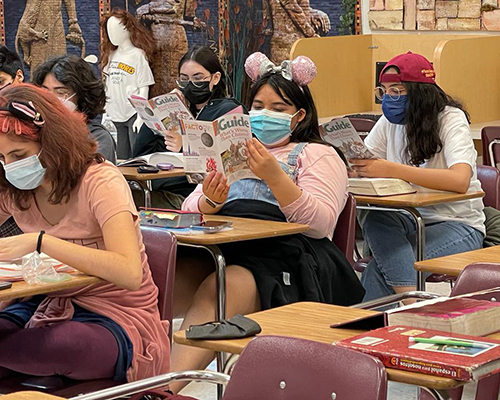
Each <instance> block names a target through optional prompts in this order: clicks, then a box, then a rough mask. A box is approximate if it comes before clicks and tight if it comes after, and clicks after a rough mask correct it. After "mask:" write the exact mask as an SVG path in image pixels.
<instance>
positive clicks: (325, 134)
mask: <svg viewBox="0 0 500 400" xmlns="http://www.w3.org/2000/svg"><path fill="white" fill-rule="evenodd" d="M321 128H322V129H321V131H322V132H321V134H322V138H323V140H324V141H325V142H327V143H330V144H333V145H334V146H335V147H337V148H338V149H339V150H341V151H342V153H344V155H345V157H346V159H347V160H353V159H375V158H376V157H375V156H374V155H373V154H372V152H371V151H370V150H369V149H368V148H367V147H366V146H365V144H364V143H363V139H361V137H360V136H359V134H358V132H357V131H356V129H354V127H353V126H352V124H351V121H349V118H337V119H333V120H331V121H330V122H327V123H325V124H323V125H321ZM349 167H351V164H350V163H349ZM348 190H349V192H351V193H353V194H357V195H366V196H393V195H396V194H408V193H415V192H416V190H415V188H414V187H413V186H412V185H410V184H409V183H408V182H406V181H403V180H402V179H395V178H349V188H348Z"/></svg>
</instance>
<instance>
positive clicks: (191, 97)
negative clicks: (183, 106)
mask: <svg viewBox="0 0 500 400" xmlns="http://www.w3.org/2000/svg"><path fill="white" fill-rule="evenodd" d="M209 85H210V82H208V81H207V82H201V87H196V86H195V85H193V82H189V83H188V85H187V86H186V87H185V88H184V89H181V91H182V94H183V95H184V96H185V97H186V99H187V101H189V103H191V104H195V105H196V104H203V103H205V102H206V101H208V99H210V96H212V92H211V90H210V87H209Z"/></svg>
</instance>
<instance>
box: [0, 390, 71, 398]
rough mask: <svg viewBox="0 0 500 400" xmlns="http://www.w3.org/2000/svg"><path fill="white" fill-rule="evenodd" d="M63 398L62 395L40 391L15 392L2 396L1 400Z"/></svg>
mask: <svg viewBox="0 0 500 400" xmlns="http://www.w3.org/2000/svg"><path fill="white" fill-rule="evenodd" d="M4 399H5V400H64V398H63V397H57V396H52V395H50V394H46V393H42V392H16V393H11V394H6V395H3V396H2V400H4Z"/></svg>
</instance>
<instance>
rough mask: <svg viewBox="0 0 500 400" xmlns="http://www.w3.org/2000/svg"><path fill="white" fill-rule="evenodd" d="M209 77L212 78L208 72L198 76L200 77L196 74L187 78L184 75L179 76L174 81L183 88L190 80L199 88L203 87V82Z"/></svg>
mask: <svg viewBox="0 0 500 400" xmlns="http://www.w3.org/2000/svg"><path fill="white" fill-rule="evenodd" d="M210 79H212V74H210V75H208V76H200V77H198V76H196V77H193V78H191V79H188V78H185V77H179V78H177V79H176V80H175V81H176V82H177V85H178V86H179V87H180V88H181V89H185V88H186V87H187V85H188V84H189V82H191V83H192V84H193V85H194V86H195V87H197V88H201V87H203V84H204V83H205V82H207V80H210Z"/></svg>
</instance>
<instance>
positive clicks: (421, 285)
mask: <svg viewBox="0 0 500 400" xmlns="http://www.w3.org/2000/svg"><path fill="white" fill-rule="evenodd" d="M356 208H358V209H360V210H368V211H389V212H391V211H392V212H405V213H407V214H409V215H410V217H412V218H413V220H414V221H415V225H416V231H415V236H416V238H415V241H416V249H415V259H416V260H417V261H423V260H425V222H424V219H423V218H422V216H421V215H420V213H419V212H418V210H417V209H415V208H412V207H398V208H393V207H383V206H371V205H369V204H368V205H366V206H358V205H357V206H356ZM417 290H419V291H425V275H424V273H423V272H422V271H417Z"/></svg>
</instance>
